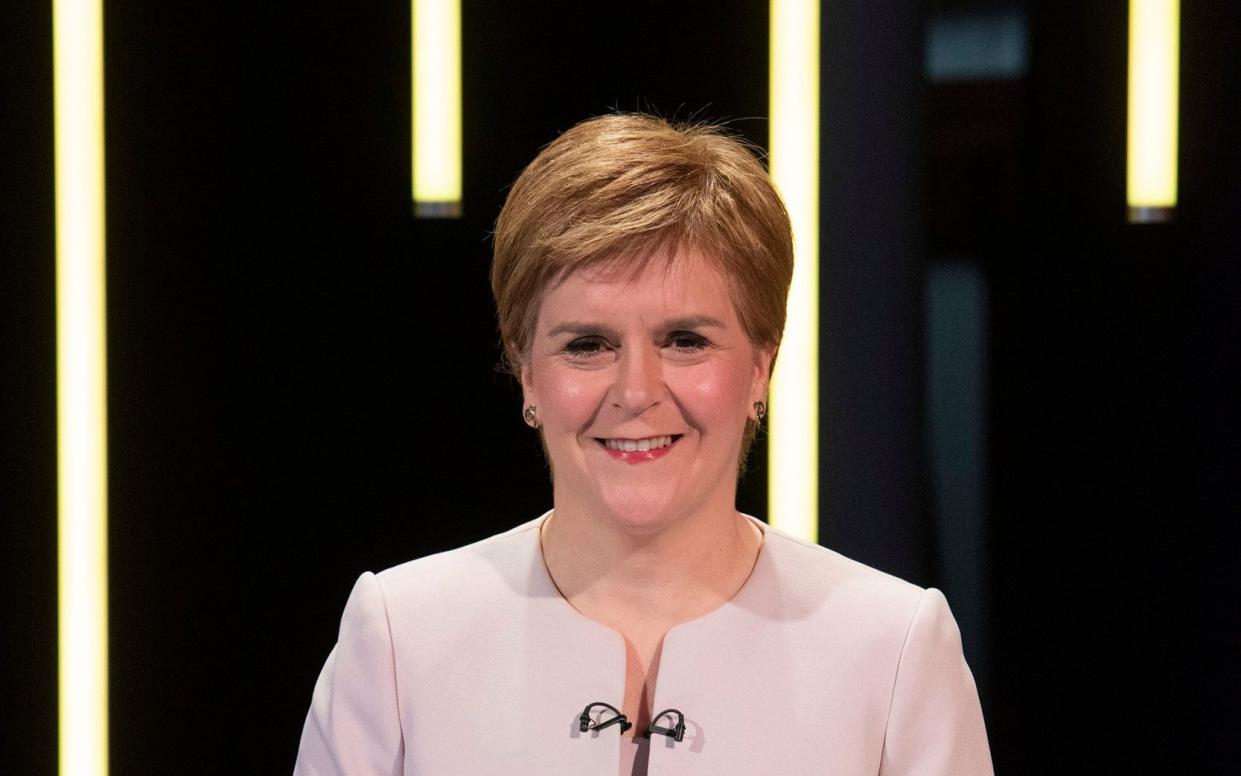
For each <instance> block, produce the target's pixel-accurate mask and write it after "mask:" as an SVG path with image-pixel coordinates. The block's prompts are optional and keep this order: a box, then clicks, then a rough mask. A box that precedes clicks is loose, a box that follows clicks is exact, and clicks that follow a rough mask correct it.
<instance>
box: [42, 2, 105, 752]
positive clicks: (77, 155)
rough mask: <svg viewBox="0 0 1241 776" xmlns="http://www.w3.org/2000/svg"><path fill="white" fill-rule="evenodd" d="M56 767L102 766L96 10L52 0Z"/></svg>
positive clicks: (99, 51) (99, 14) (99, 34)
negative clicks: (57, 740)
mask: <svg viewBox="0 0 1241 776" xmlns="http://www.w3.org/2000/svg"><path fill="white" fill-rule="evenodd" d="M52 27H53V68H54V76H53V77H54V89H55V96H54V102H55V144H56V391H57V436H58V439H57V455H58V467H59V472H58V477H59V479H58V498H59V510H60V518H59V525H58V543H59V552H58V561H57V563H58V576H59V599H60V600H59V642H60V643H59V653H60V665H59V668H60V671H59V675H60V699H59V700H60V773H61V775H62V776H88V775H89V776H102V775H103V774H106V773H107V772H108V592H107V586H108V573H107V418H106V411H105V408H106V399H105V385H106V384H105V369H104V368H105V352H104V341H105V337H104V169H103V165H104V156H103V6H102V2H101V0H54V1H53V4H52Z"/></svg>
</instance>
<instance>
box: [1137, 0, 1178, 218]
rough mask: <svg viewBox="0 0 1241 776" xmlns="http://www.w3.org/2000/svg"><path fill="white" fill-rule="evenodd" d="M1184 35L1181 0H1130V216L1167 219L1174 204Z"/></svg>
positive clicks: (1170, 215) (1171, 212)
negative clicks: (1181, 47)
mask: <svg viewBox="0 0 1241 776" xmlns="http://www.w3.org/2000/svg"><path fill="white" fill-rule="evenodd" d="M1180 38H1181V4H1180V2H1179V0H1129V137H1128V141H1129V142H1128V175H1127V189H1128V191H1127V199H1128V206H1129V220H1130V221H1132V222H1149V221H1166V220H1169V219H1170V218H1171V217H1172V214H1173V212H1174V208H1175V207H1176V175H1177V170H1176V155H1177V116H1178V110H1177V107H1178V95H1179V91H1180Z"/></svg>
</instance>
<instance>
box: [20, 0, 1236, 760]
mask: <svg viewBox="0 0 1241 776" xmlns="http://www.w3.org/2000/svg"><path fill="white" fill-rule="evenodd" d="M462 5H463V8H462V52H463V61H462V68H463V128H464V134H463V146H464V149H465V153H464V192H463V204H462V215H461V217H460V218H457V219H434V220H427V219H415V218H414V213H413V206H412V203H411V201H410V197H409V183H410V181H409V166H410V149H409V136H410V118H409V100H410V63H409V59H410V57H409V53H410V52H409V25H410V10H409V7H408V5H407V4H403V3H385V4H379V5H375V4H371V5H365V6H363V5H358V4H349V3H344V2H330V1H329V0H323V1H322V2H315V3H298V4H292V3H275V4H270V3H269V4H259V5H254V4H242V3H213V4H207V5H201V6H195V7H190V6H185V5H181V4H172V5H170V4H167V3H162V4H161V3H153V2H131V3H124V4H109V5H107V6H106V7H105V14H106V16H105V25H106V27H105V43H106V84H107V86H106V88H107V126H106V131H107V153H108V156H107V174H108V188H107V196H108V283H109V287H108V294H109V305H110V306H109V327H110V328H109V332H108V334H109V342H108V344H109V380H110V383H109V422H110V455H111V472H110V484H111V490H110V493H111V503H110V510H111V513H110V517H111V531H110V541H111V543H110V552H111V572H110V582H111V612H110V614H111V618H112V623H111V624H112V631H111V671H112V675H111V692H112V731H111V733H112V766H113V770H114V772H116V773H125V774H147V773H151V774H155V773H167V772H169V771H171V770H175V771H177V772H183V773H204V774H206V773H222V772H223V773H229V772H252V771H253V772H287V771H288V770H290V769H291V767H292V763H293V758H294V754H295V751H296V747H297V741H298V737H299V734H300V730H301V725H302V721H303V719H304V715H305V712H306V708H307V706H308V704H309V700H310V692H311V689H312V687H313V683H314V680H315V677H316V676H317V674H318V671H319V669H320V667H321V665H322V662H323V660H324V658H325V657H326V655H327V653H328V651H329V650H330V649H331V646H332V644H333V642H334V640H335V632H336V628H337V625H338V622H339V617H340V612H341V608H342V606H343V604H344V601H345V598H346V596H347V594H348V591H349V589H350V587H351V585H352V583H353V581H354V579H356V577H357V575H358V574H360V573H361V572H362V571H364V570H378V569H381V568H385V567H388V566H391V565H393V564H396V563H399V562H402V561H404V560H407V559H410V558H414V557H418V556H421V555H425V554H428V553H432V552H438V551H442V550H446V549H449V548H452V547H455V546H459V545H461V544H464V543H466V542H470V541H473V540H476V539H479V538H483V537H486V536H489V535H491V534H493V533H496V532H498V531H501V530H504V529H507V528H509V527H512V526H513V525H516V524H517V523H519V522H523V521H525V520H529V519H531V518H533V517H535V516H537V515H538V514H540V513H541V512H542V511H543V510H544V509H546V508H547V507H548V506H549V501H550V487H549V485H548V479H547V471H546V468H545V466H544V464H543V462H542V457H541V453H540V450H539V446H538V443H537V441H536V439H535V438H534V437H533V436H532V435H531V434H530V433H529V430H528V429H527V428H526V427H525V425H524V424H523V423H522V422H521V418H520V394H519V392H518V390H517V388H516V385H515V383H514V382H513V381H512V379H511V378H510V377H509V376H507V375H505V374H503V373H502V372H500V371H499V370H498V368H497V366H498V363H499V348H498V334H497V331H496V326H495V315H494V311H493V309H492V302H491V297H490V289H489V285H488V280H487V272H488V262H489V258H490V243H489V239H488V235H489V230H490V229H491V227H492V224H493V222H494V219H495V216H496V214H497V213H498V211H499V208H500V206H501V204H502V202H503V199H504V196H505V193H506V190H507V186H509V185H510V184H511V182H512V181H513V179H514V178H515V177H516V176H517V174H518V173H519V172H520V171H521V169H522V167H523V166H524V165H525V164H526V163H527V162H529V161H530V160H531V159H532V158H533V156H534V155H535V153H537V151H538V149H539V148H540V147H541V146H542V145H544V144H545V143H547V142H549V141H550V140H552V139H553V138H554V137H555V136H556V134H557V133H558V132H560V131H563V130H564V129H567V128H568V127H569V126H571V125H572V124H574V123H575V122H577V121H579V120H581V119H582V118H585V117H587V116H591V115H596V114H599V113H602V112H606V111H609V110H618V109H619V110H652V111H657V112H659V113H662V114H663V115H666V116H669V117H673V118H678V119H697V118H702V119H709V120H714V121H724V122H726V123H728V124H729V126H731V127H732V128H733V129H734V130H735V131H737V132H739V133H741V134H742V135H744V136H745V137H746V138H748V139H750V140H751V141H753V142H754V143H756V144H758V145H760V146H763V145H765V144H766V142H767V133H768V128H767V123H766V120H765V118H764V117H765V116H766V114H767V110H768V108H767V61H768V42H767V15H766V14H767V11H766V6H765V4H761V3H760V4H755V3H747V2H731V1H730V2H719V1H718V0H717V1H716V2H711V3H705V2H703V3H698V2H692V3H675V4H669V3H656V2H630V3H624V4H614V5H604V6H597V7H590V8H587V7H586V6H583V5H582V4H580V3H564V2H550V3H520V4H519V3H494V4H493V3H481V2H476V1H474V0H467V1H466V2H463V4H462ZM28 6H29V7H26V6H23V9H22V10H20V11H19V12H16V13H14V14H13V24H12V26H11V29H12V30H13V32H14V36H13V37H14V41H15V43H14V44H13V45H7V46H4V47H2V48H0V57H3V62H4V66H5V70H6V72H8V73H12V74H15V75H16V76H17V77H16V78H13V79H6V80H5V83H4V86H3V88H4V90H5V91H4V94H3V96H4V105H5V106H6V107H5V110H4V111H3V123H4V126H5V129H6V130H8V131H7V132H6V133H5V136H6V138H11V140H9V146H8V148H9V152H8V153H6V154H4V155H0V171H2V175H3V178H2V179H3V181H4V184H3V186H4V188H3V191H4V197H5V205H6V207H5V208H4V213H5V217H6V218H5V229H4V230H3V238H2V239H3V256H4V258H5V261H4V262H3V269H4V274H3V281H2V282H0V302H2V304H0V320H3V322H4V326H3V329H0V336H3V338H4V341H3V348H2V349H0V352H3V354H4V360H5V366H6V367H7V368H6V369H5V370H4V374H5V375H6V377H5V380H4V383H3V385H4V389H3V402H2V403H0V404H2V407H3V409H2V411H0V419H2V422H3V424H4V425H3V427H2V428H0V451H2V453H3V456H4V458H3V464H4V471H5V472H6V476H5V486H4V487H3V488H0V509H2V510H3V512H2V513H0V560H3V562H4V564H5V567H6V569H8V571H9V573H8V574H6V579H7V581H8V584H5V585H4V586H2V587H0V595H3V599H2V605H3V615H2V616H3V618H4V633H5V642H6V645H11V646H12V647H14V649H13V650H12V654H13V655H14V657H12V658H11V659H10V661H9V662H8V663H7V664H6V666H5V668H4V671H3V677H4V689H5V690H6V697H7V698H9V699H10V703H11V705H12V706H14V707H15V708H17V709H19V713H14V714H11V715H8V716H9V717H10V719H9V723H8V725H6V727H7V728H8V731H7V732H9V733H11V734H13V735H14V736H15V743H14V744H13V745H12V746H9V747H8V748H7V752H8V753H9V758H10V759H9V761H11V762H12V766H11V769H12V772H14V773H29V774H40V773H52V772H53V771H54V768H55V765H54V763H55V761H56V757H55V752H56V707H55V697H56V666H55V634H56V601H55V592H56V586H55V585H56V583H55V579H56V578H55V539H56V536H55V508H56V492H55V372H54V351H53V343H54V325H55V319H54V304H53V289H54V277H53V273H52V270H53V255H54V253H53V252H54V233H53V227H54V224H53V212H52V203H53V199H52V197H53V192H52V169H53V168H52V165H53V158H52V148H51V129H52V116H51V30H50V14H49V13H47V12H46V9H45V8H44V7H42V6H38V5H36V4H28ZM1239 17H1241V11H1239V9H1238V7H1237V6H1236V5H1235V4H1229V3H1206V2H1186V3H1184V8H1183V13H1182V38H1181V47H1182V55H1181V78H1182V82H1181V123H1180V132H1181V140H1180V165H1181V166H1180V202H1179V204H1178V208H1177V213H1176V219H1175V221H1173V222H1172V223H1167V224H1145V225H1133V224H1128V223H1127V222H1126V218H1125V214H1126V213H1125V179H1124V175H1125V131H1126V127H1125V105H1126V93H1125V89H1126V56H1127V53H1126V45H1127V44H1126V33H1127V9H1126V7H1125V4H1124V3H1117V2H1104V1H1103V0H1100V1H1099V2H1089V3H1073V4H1054V5H1051V4H1044V3H1016V2H981V1H974V2H970V1H967V0H960V1H954V2H949V1H948V0H939V1H936V2H925V3H918V2H884V3H874V2H865V1H864V0H834V1H831V2H825V3H824V4H823V11H822V71H821V78H822V81H821V83H822V99H821V104H822V115H821V121H822V132H823V139H822V169H821V173H820V174H821V181H822V195H823V200H822V211H821V235H820V244H821V246H822V247H821V257H822V259H821V260H822V268H821V272H822V275H821V276H822V281H823V283H822V291H821V302H822V320H821V327H822V332H821V333H822V343H823V352H822V356H821V364H820V366H821V370H822V375H823V389H822V431H823V437H822V440H821V459H820V460H821V463H822V465H821V476H820V479H821V497H820V499H821V515H820V519H821V525H820V536H821V537H822V541H823V543H824V544H826V545H827V546H829V547H832V548H834V549H837V550H839V551H841V552H844V553H845V554H847V555H850V556H852V557H855V558H857V559H858V560H861V561H863V562H866V563H869V564H871V565H874V566H876V567H878V568H881V569H883V570H885V571H889V572H891V573H894V574H898V575H900V576H904V577H906V578H908V579H910V580H912V581H914V582H917V583H918V584H921V585H935V586H937V587H940V588H942V589H944V590H945V592H946V594H947V596H948V599H949V601H950V602H951V604H952V607H953V610H954V613H955V614H956V616H957V619H958V622H959V624H960V625H961V629H962V634H963V639H964V642H965V649H966V654H967V657H968V658H969V661H970V664H971V666H972V668H973V669H974V672H975V674H976V677H977V679H978V683H979V687H980V691H981V695H982V700H983V703H984V708H985V711H986V715H987V722H988V730H989V733H990V736H991V744H992V751H993V757H994V759H995V764H996V767H997V771H1001V772H1006V773H1045V772H1048V771H1052V770H1064V771H1070V772H1078V771H1080V772H1085V771H1092V770H1103V769H1108V770H1111V769H1126V770H1130V771H1133V772H1165V771H1181V770H1196V771H1199V772H1223V771H1224V770H1225V769H1226V768H1227V767H1228V766H1229V765H1230V764H1231V763H1232V762H1235V755H1234V754H1233V752H1234V748H1235V744H1234V743H1233V738H1234V736H1235V730H1236V729H1237V726H1238V724H1241V710H1239V708H1238V701H1237V696H1236V692H1235V690H1236V688H1237V687H1238V684H1239V683H1238V675H1237V667H1236V666H1237V655H1238V654H1241V623H1239V622H1238V607H1237V605H1236V602H1237V601H1238V600H1241V582H1239V575H1238V572H1237V568H1238V557H1237V556H1238V552H1237V549H1236V548H1237V546H1238V545H1237V544H1236V543H1235V542H1234V541H1232V536H1231V531H1230V530H1229V529H1230V528H1231V526H1232V523H1233V521H1234V518H1235V516H1236V515H1237V514H1238V512H1239V510H1238V507H1239V506H1241V504H1239V503H1238V502H1239V499H1238V485H1237V473H1238V471H1241V467H1239V466H1238V459H1239V451H1238V442H1237V440H1238V438H1241V437H1238V433H1237V432H1238V426H1237V422H1236V421H1237V409H1236V400H1235V397H1236V396H1237V395H1238V394H1239V393H1241V390H1239V389H1241V385H1238V383H1237V381H1236V378H1235V377H1234V375H1233V374H1232V371H1234V370H1230V367H1233V368H1235V366H1236V360H1237V357H1236V353H1237V346H1236V342H1237V341H1238V334H1241V332H1238V325H1239V322H1241V316H1238V314H1237V311H1236V308H1237V302H1236V300H1237V298H1238V293H1239V292H1241V278H1239V277H1238V275H1239V274H1241V270H1239V269H1238V257H1241V228H1239V227H1238V216H1239V215H1241V186H1238V184H1237V181H1238V180H1241V154H1238V153H1237V152H1236V150H1235V148H1234V146H1235V141H1234V138H1235V127H1236V126H1238V119H1239V118H1241V117H1239V116H1238V109H1237V108H1238V105H1237V103H1238V100H1237V97H1236V95H1237V94H1238V93H1241V84H1238V83H1237V78H1238V73H1239V72H1241V67H1238V64H1239V63H1238V62H1237V59H1236V58H1237V55H1236V53H1235V48H1236V46H1235V43H1236V41H1237V40H1238V39H1241V34H1239V33H1241V27H1239ZM765 467H766V459H765V455H764V454H763V453H762V452H761V451H760V452H759V454H758V455H756V456H754V460H753V462H752V464H751V470H750V473H749V474H748V475H747V477H746V479H745V480H744V481H743V483H742V489H741V495H740V501H741V504H740V506H741V508H743V509H745V510H746V511H749V512H751V513H753V514H756V515H760V516H761V515H763V514H764V513H765V508H766V495H765V493H766V473H765ZM755 659H761V656H755ZM480 735H485V733H483V734H480ZM480 743H482V744H484V745H485V742H481V741H480Z"/></svg>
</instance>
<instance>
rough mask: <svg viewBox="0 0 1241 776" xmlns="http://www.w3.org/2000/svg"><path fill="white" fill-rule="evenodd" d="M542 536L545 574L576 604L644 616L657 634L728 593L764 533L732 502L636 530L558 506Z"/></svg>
mask: <svg viewBox="0 0 1241 776" xmlns="http://www.w3.org/2000/svg"><path fill="white" fill-rule="evenodd" d="M541 540H542V546H543V558H544V562H545V563H546V565H547V569H548V573H549V574H550V575H551V577H552V580H553V582H555V584H556V587H557V588H558V589H559V590H560V593H561V595H563V596H564V597H565V599H566V600H568V601H569V603H570V604H572V605H573V606H574V608H576V609H577V610H578V611H580V612H582V613H583V614H585V615H587V616H588V617H591V618H592V619H595V620H598V621H600V622H604V623H605V624H609V625H612V626H613V627H617V625H618V624H619V623H637V622H641V623H644V624H646V626H647V627H650V628H651V629H653V630H658V631H660V632H661V633H662V631H666V630H667V628H670V627H672V626H673V625H676V624H677V623H680V622H686V621H689V620H692V619H695V618H697V617H700V616H702V615H704V614H706V613H707V612H710V611H712V610H714V609H716V608H718V607H719V606H721V605H722V604H723V603H724V602H726V601H728V600H729V599H730V598H732V597H733V595H735V594H736V592H737V591H738V590H739V589H740V588H741V587H742V586H743V585H744V584H745V581H746V579H747V578H748V577H749V575H750V572H751V571H752V570H753V568H754V563H755V560H756V559H757V557H758V552H759V549H760V547H761V546H762V542H763V534H762V531H761V530H760V529H758V528H757V527H756V526H754V525H753V524H752V523H751V521H750V520H748V519H747V518H745V517H742V516H741V515H739V514H737V512H736V511H735V510H734V509H732V508H727V509H715V510H709V511H703V512H700V513H698V514H695V515H691V516H686V517H685V518H683V519H680V520H676V521H672V522H671V523H670V524H669V525H667V526H664V527H661V528H660V529H659V530H656V531H647V532H643V533H636V532H633V531H629V530H626V529H625V528H624V527H622V526H619V525H616V524H613V523H609V522H607V521H605V520H600V519H597V518H594V517H592V516H591V515H589V514H584V513H583V512H582V511H580V510H574V509H571V508H563V507H562V506H560V505H557V508H556V510H555V512H554V513H553V514H552V515H550V516H549V517H548V518H547V519H546V520H545V521H544V522H543V531H542V535H541ZM618 629H620V628H618Z"/></svg>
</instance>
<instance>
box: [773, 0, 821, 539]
mask: <svg viewBox="0 0 1241 776" xmlns="http://www.w3.org/2000/svg"><path fill="white" fill-rule="evenodd" d="M770 51H771V61H770V71H769V74H768V78H769V89H770V98H771V130H770V131H771V138H770V147H769V149H768V150H769V159H770V165H771V167H770V169H771V177H772V181H773V182H774V183H775V186H776V189H777V190H778V191H779V192H780V195H781V196H782V197H783V198H784V204H785V206H786V207H787V208H788V211H789V216H790V218H791V219H792V222H793V255H794V256H795V257H796V262H795V264H794V271H793V287H792V289H791V290H790V292H789V304H788V323H787V325H786V327H785V331H784V341H783V342H782V343H781V345H780V358H779V362H778V364H777V366H776V372H775V374H774V375H773V379H772V383H771V414H770V416H769V417H770V425H769V426H768V447H767V450H768V471H769V474H768V485H767V501H768V509H767V514H768V520H769V521H770V522H771V524H772V525H773V526H775V527H777V528H779V529H781V530H783V531H786V532H788V533H791V534H793V535H795V536H798V537H801V538H803V539H805V540H807V541H810V542H816V541H818V533H819V3H818V0H772V3H771V39H770Z"/></svg>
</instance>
